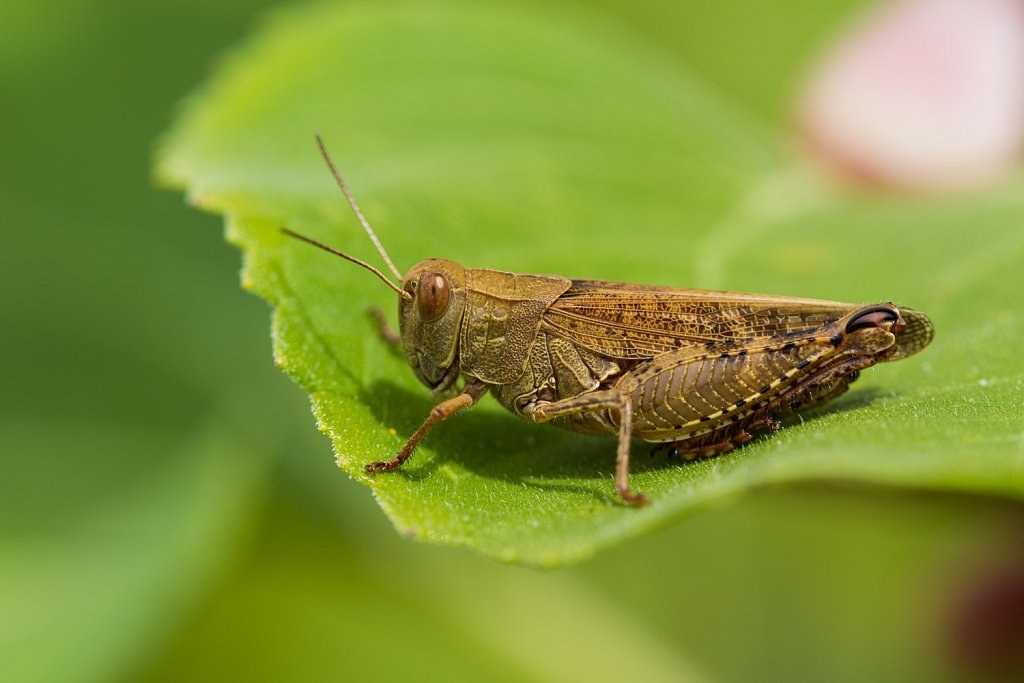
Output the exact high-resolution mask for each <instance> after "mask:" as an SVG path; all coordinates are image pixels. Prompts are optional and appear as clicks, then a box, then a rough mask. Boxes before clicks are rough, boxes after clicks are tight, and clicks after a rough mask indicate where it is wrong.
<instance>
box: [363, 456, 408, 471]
mask: <svg viewBox="0 0 1024 683" xmlns="http://www.w3.org/2000/svg"><path fill="white" fill-rule="evenodd" d="M401 464H402V460H400V459H399V458H392V459H391V460H377V461H376V462H371V463H370V464H368V465H367V466H366V467H364V468H363V469H364V470H365V471H366V472H367V473H368V474H377V473H378V472H390V471H391V470H393V469H395V468H396V467H398V466H399V465H401Z"/></svg>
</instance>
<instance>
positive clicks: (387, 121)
mask: <svg viewBox="0 0 1024 683" xmlns="http://www.w3.org/2000/svg"><path fill="white" fill-rule="evenodd" d="M773 128H777V129H773ZM314 133H320V134H322V135H323V137H324V139H325V140H326V142H327V144H328V146H329V148H330V149H331V150H332V152H333V154H334V156H335V159H336V162H337V163H338V164H339V166H340V167H341V169H342V172H343V173H344V174H345V176H346V178H347V180H348V181H349V184H350V185H351V187H352V189H353V191H354V192H355V194H356V196H357V198H358V199H359V201H360V203H361V205H362V208H363V210H364V212H365V213H366V214H367V216H368V217H369V219H370V221H371V223H373V224H374V225H375V227H376V229H377V231H378V234H379V235H380V237H381V239H382V241H383V242H384V243H385V245H386V246H387V247H388V249H389V251H390V252H391V254H392V256H393V258H394V259H395V260H396V262H397V263H398V264H399V265H400V267H401V268H405V267H408V266H411V265H412V264H413V263H415V262H416V261H418V260H420V259H422V258H425V257H428V256H443V257H447V258H452V259H455V260H457V261H459V262H461V263H463V264H465V265H467V266H478V267H490V268H500V269H505V270H512V271H519V272H550V273H557V274H562V275H567V276H572V277H599V278H604V279H618V280H625V281H639V282H649V283H660V284H665V285H674V286H687V285H692V286H698V287H713V288H727V289H737V290H746V291H765V292H771V293H775V294H788V295H794V296H811V297H819V298H829V299H837V300H847V301H854V302H873V301H880V300H888V299H893V300H896V301H897V302H898V303H904V304H906V305H909V306H912V307H914V308H918V309H920V310H923V311H926V312H927V313H929V314H930V315H931V316H932V318H933V321H934V322H935V325H936V328H937V337H936V340H935V342H934V343H933V345H932V346H931V347H930V348H929V349H927V350H926V351H925V352H923V353H922V354H920V355H919V356H917V357H914V358H913V359H910V360H907V361H903V362H900V363H897V364H892V365H885V366H881V367H877V368H875V369H873V370H871V371H870V372H868V373H865V377H864V378H863V379H862V380H860V381H859V382H858V383H857V384H856V385H854V390H853V391H852V392H851V393H850V394H849V395H847V396H846V397H845V398H844V399H843V400H842V401H840V402H837V403H836V404H835V406H834V407H832V408H830V409H828V410H827V411H825V412H823V413H820V414H818V415H817V416H815V417H814V419H810V420H807V421H806V422H803V421H799V422H797V423H796V424H792V425H790V426H789V427H788V428H786V429H784V430H782V431H780V432H778V433H776V434H772V435H767V436H764V437H762V438H760V439H758V440H756V441H755V442H753V443H751V444H749V445H748V446H746V447H744V448H742V449H739V450H738V451H736V452H734V453H731V454H729V455H726V456H724V457H721V458H718V459H715V460H711V461H704V462H697V463H692V464H682V463H679V462H676V461H666V460H665V459H664V458H661V457H651V458H648V456H647V453H648V452H649V450H650V449H649V448H648V447H643V446H639V445H637V446H636V447H635V450H634V452H635V453H636V456H635V461H636V463H637V465H636V468H635V470H634V478H633V483H634V486H635V487H636V488H637V489H638V490H641V491H643V492H644V493H646V494H647V495H648V496H649V497H651V498H652V499H653V500H654V504H653V505H652V506H650V507H649V508H646V509H642V510H636V509H631V508H627V507H625V506H623V505H621V504H619V503H618V502H617V500H616V496H615V495H614V488H613V486H612V481H611V471H612V469H613V459H614V443H613V441H612V440H608V439H605V440H599V439H594V438H589V437H583V436H579V435H574V434H571V433H563V432H561V431H558V430H555V429H551V428H547V427H538V426H534V425H530V424H527V423H524V422H522V421H519V420H517V419H516V418H514V417H512V416H511V415H508V414H506V413H504V412H503V411H502V410H501V409H500V408H498V407H497V406H496V405H495V404H494V403H493V401H491V400H490V399H488V400H485V401H484V402H483V403H482V404H481V405H480V406H478V407H476V408H474V409H473V410H472V411H470V412H469V413H467V414H466V415H465V416H460V417H459V418H457V419H454V420H452V421H450V423H446V424H444V425H442V426H440V427H438V428H436V429H435V430H434V431H433V432H431V434H430V436H429V437H428V438H427V439H426V441H425V442H424V444H423V445H422V446H421V447H420V449H419V450H418V451H417V454H416V456H415V457H414V458H413V460H412V461H410V462H409V463H408V464H407V465H406V466H405V467H404V468H403V469H402V470H401V471H398V472H394V473H389V474H384V475H378V476H377V477H375V478H371V477H368V476H367V475H365V474H364V473H363V472H362V471H361V467H362V466H363V465H364V464H365V463H366V462H368V461H370V460H376V459H381V458H383V457H386V456H387V455H388V454H389V453H392V452H394V451H396V450H397V448H398V447H399V446H400V445H401V444H402V443H403V441H404V439H405V438H406V437H407V436H408V435H409V434H410V433H411V432H412V431H413V430H414V429H415V428H416V426H418V424H419V422H420V421H421V420H422V419H423V417H424V416H425V415H426V414H427V412H428V410H429V408H430V405H431V403H430V400H429V398H428V396H427V392H426V390H424V389H423V388H422V387H420V386H419V385H418V384H417V382H416V380H415V378H414V377H413V375H412V373H411V372H410V370H409V369H408V368H407V367H406V366H405V363H404V361H403V360H402V359H401V358H400V357H399V355H397V354H395V353H393V352H391V351H390V350H389V349H387V348H386V347H385V346H384V345H383V344H382V343H381V342H380V340H379V339H378V338H377V336H376V334H375V331H374V328H373V325H372V323H371V321H370V319H369V318H368V316H367V315H366V309H367V307H368V306H371V305H377V306H382V307H384V308H385V309H386V310H391V309H392V308H393V307H394V303H393V301H392V300H393V298H394V297H393V295H390V294H389V292H388V291H387V290H386V289H385V288H384V287H383V286H381V285H380V283H378V282H377V281H376V280H375V279H374V278H372V277H371V276H369V275H368V274H367V273H365V272H364V271H362V270H360V269H357V268H355V267H354V266H351V265H350V264H347V263H344V262H342V261H340V260H338V259H334V258H332V257H329V256H327V255H326V254H323V253H322V252H319V251H316V250H314V249H312V248H310V247H308V246H307V245H304V244H300V243H297V242H293V241H289V240H288V239H287V238H285V237H283V236H282V235H281V234H280V233H279V232H278V227H279V226H283V225H286V226H288V227H290V228H291V229H293V230H296V231H298V232H302V233H306V234H310V235H311V236H314V237H316V238H318V239H321V240H323V241H325V242H328V243H330V244H332V245H334V246H336V247H338V248H341V249H343V250H345V251H347V252H349V253H353V254H356V255H360V256H363V257H364V258H370V260H373V258H375V255H374V253H373V249H372V246H371V245H370V244H369V242H368V241H367V240H366V237H365V235H363V233H362V231H361V230H360V228H359V227H358V224H357V223H356V222H355V220H354V219H353V217H352V216H351V215H350V213H349V210H348V208H347V206H346V205H345V204H344V202H343V200H342V198H341V196H340V194H339V193H338V192H337V189H336V188H335V187H334V185H333V183H332V180H331V178H330V176H329V175H328V173H327V171H326V169H325V168H324V165H323V162H322V161H321V159H320V158H319V156H318V154H317V151H316V148H315V145H314V143H313V134H314ZM786 135H787V133H786V131H785V130H783V129H782V128H781V127H779V126H769V125H763V124H762V123H761V122H759V121H756V120H754V119H753V118H752V117H750V116H748V115H745V114H743V113H741V112H738V111H736V110H735V109H734V108H733V107H732V106H731V105H730V103H729V102H728V101H727V100H726V99H725V98H723V97H721V96H719V95H718V94H716V93H715V92H714V91H713V89H711V88H710V87H709V86H708V85H707V84H705V83H703V82H701V81H699V80H698V79H696V78H695V77H694V76H693V75H691V74H690V73H689V72H687V71H686V70H685V69H683V68H682V67H681V65H680V61H679V59H678V56H671V55H667V54H662V53H658V52H654V51H652V50H651V49H649V48H648V47H647V46H646V45H645V43H644V42H643V40H642V39H641V38H640V36H638V35H635V34H633V33H631V32H629V31H628V30H625V29H621V28H619V27H616V26H615V25H612V24H611V23H610V22H607V21H605V20H603V19H601V18H600V16H598V15H589V14H576V13H570V12H566V11H564V10H557V11H556V10H550V11H545V12H544V13H543V14H539V13H535V12H533V11H526V10H523V9H518V10H510V9H493V8H476V9H472V10H469V9H466V8H462V9H459V10H455V9H453V7H452V6H449V5H437V6H429V7H423V8H415V9H414V8H411V7H408V6H406V7H403V8H401V9H396V8H394V7H390V6H386V7H382V8H370V7H367V6H345V7H341V8H338V7H316V8H313V9H308V8H307V9H304V10H302V11H297V12H291V13H288V14H281V15H279V16H277V17H275V20H274V21H273V22H270V23H268V25H267V26H266V27H265V28H264V29H263V30H262V31H260V32H259V34H258V35H257V37H256V38H254V39H253V40H252V41H251V42H250V43H249V44H248V45H247V46H246V47H245V48H244V49H242V50H240V51H239V52H237V53H236V54H235V55H233V57H232V58H231V59H229V60H227V61H226V62H225V63H224V64H223V65H222V66H221V68H220V69H219V71H218V73H217V74H216V76H215V77H214V78H213V79H212V82H211V83H210V84H209V85H208V86H207V87H206V88H205V89H204V90H203V91H202V92H200V93H199V94H197V95H196V96H194V97H193V99H192V100H191V101H190V102H189V103H188V106H187V107H186V109H185V111H184V112H183V114H182V115H181V117H180V120H179V121H178V122H177V124H176V126H175V127H174V129H173V131H172V132H171V134H170V135H169V136H168V137H167V139H166V140H165V141H164V144H163V145H162V150H161V154H160V162H159V173H160V175H161V177H162V178H163V179H164V181H165V182H167V183H170V184H173V185H175V186H178V187H181V188H184V189H186V190H187V192H188V194H189V196H190V198H191V199H192V200H193V201H194V202H195V203H196V204H197V205H198V206H201V207H203V208H204V209H207V210H210V211H214V212H218V213H222V214H224V215H225V216H226V219H227V221H228V236H229V240H230V241H231V242H233V243H235V244H237V245H238V246H239V247H241V248H242V250H243V251H244V254H245V268H244V273H243V283H244V285H245V286H246V287H247V288H249V289H251V290H253V291H254V292H256V293H258V294H259V295H260V296H262V297H263V298H265V299H267V300H268V301H270V302H271V303H272V304H273V305H274V307H275V313H274V322H273V337H274V349H275V351H274V353H275V359H276V361H277V363H278V365H280V366H281V367H282V368H283V369H284V370H285V371H286V372H288V374H289V375H291V376H292V377H293V378H295V379H296V380H297V381H298V382H299V383H300V384H301V385H302V386H303V387H304V388H305V389H306V391H307V392H308V393H309V395H310V397H311V400H312V404H313V409H314V412H315V414H316V416H317V419H318V422H319V425H320V427H321V429H322V430H323V431H324V432H326V433H327V434H328V435H329V436H330V437H331V439H332V441H333V444H334V448H335V452H336V454H337V459H338V462H339V464H341V466H343V467H344V468H345V469H346V470H347V471H348V472H349V474H350V475H351V476H352V477H354V478H356V479H358V480H360V481H363V482H364V483H366V484H368V485H369V486H371V487H372V489H373V491H374V493H375V495H376V496H377V498H378V500H379V501H380V504H381V506H382V507H383V508H384V509H385V511H386V512H387V514H388V515H389V516H390V517H391V519H392V521H393V522H394V524H395V526H396V527H397V528H398V529H399V530H400V531H401V532H402V533H404V534H407V535H409V536H412V537H416V538H420V539H424V540H429V541H435V542H441V543H451V544H456V545H463V546H468V547H471V548H474V549H476V550H478V551H479V552H482V553H484V554H486V555H489V556H491V557H495V558H498V559H502V560H505V561H510V562H518V563H524V564H534V565H557V564H561V563H565V562H570V561H574V560H578V559H581V558H583V557H587V556H589V555H591V554H592V553H593V552H594V551H595V550H596V549H598V548H600V547H602V546H605V545H607V544H610V543H613V542H616V541H619V540H622V539H623V538H626V537H629V536H633V535H636V534H639V533H642V532H644V531H647V530H650V529H652V528H655V527H657V526H660V525H664V524H666V523H667V522H668V521H670V520H673V519H676V518H678V517H680V516H681V515H683V514H686V513H689V512H692V511H693V510H695V509H698V508H699V507H701V506H704V505H707V504H708V503H710V502H712V501H716V500H721V499H723V498H726V497H730V496H734V495H736V494H739V493H743V492H746V491H749V490H751V489H753V488H756V487H761V486H765V485H774V484H784V483H791V482H798V481H808V480H822V479H827V480H842V481H857V482H867V483H874V484H884V485H890V486H899V487H908V488H919V489H920V488H924V489H935V490H953V491H964V492H971V493H985V494H998V495H1002V496H1011V497H1015V498H1019V497H1021V495H1022V494H1024V467H1022V464H1021V463H1022V457H1021V456H1022V452H1024V441H1022V438H1024V437H1022V430H1024V417H1022V416H1024V372H1022V370H1021V365H1020V362H1019V358H1018V357H1017V350H1016V344H1017V340H1019V339H1020V338H1021V336H1022V335H1024V316H1022V314H1021V312H1020V309H1019V296H1020V292H1021V291H1024V271H1022V269H1021V268H1019V265H1018V264H1019V262H1020V260H1021V256H1022V255H1024V232H1022V231H1021V230H1020V229H1019V222H1020V216H1021V215H1022V214H1021V211H1022V209H1024V193H1022V192H1021V191H1020V190H1019V189H1016V188H1006V189H1003V190H994V191H992V193H991V194H989V195H987V196H984V197H973V198H965V199H958V200H954V199H949V200H941V201H939V200H931V201H925V200H895V199H891V198H884V197H880V196H873V195H868V194H851V193H846V192H843V191H841V190H840V189H837V188H836V187H833V186H832V185H830V184H829V183H828V182H826V181H824V180H823V179H821V178H819V177H817V176H815V175H814V174H813V173H812V172H811V171H810V170H808V169H805V168H803V167H802V166H801V165H800V162H799V161H798V160H797V159H796V158H794V155H793V154H792V152H791V151H790V150H789V149H788V148H787V146H786V144H785V142H784V141H785V139H786Z"/></svg>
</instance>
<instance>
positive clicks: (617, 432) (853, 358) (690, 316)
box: [282, 136, 934, 505]
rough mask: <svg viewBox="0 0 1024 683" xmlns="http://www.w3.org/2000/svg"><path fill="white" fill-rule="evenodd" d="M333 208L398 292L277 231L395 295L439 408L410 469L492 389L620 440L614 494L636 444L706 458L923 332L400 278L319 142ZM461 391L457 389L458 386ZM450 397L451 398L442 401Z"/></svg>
mask: <svg viewBox="0 0 1024 683" xmlns="http://www.w3.org/2000/svg"><path fill="white" fill-rule="evenodd" d="M317 143H318V145H319V147H320V152H321V154H322V155H323V157H324V160H325V161H326V162H327V166H328V168H329V169H330V171H331V174H332V175H333V176H334V179H335V181H336V182H337V184H338V186H339V187H340V188H341V191H342V193H343V194H344V196H345V199H346V200H347V201H348V203H349V206H351V208H352V210H353V212H354V213H355V215H356V217H357V218H358V220H359V222H360V223H361V224H362V226H363V229H364V230H365V231H366V233H367V235H369V237H370V239H371V241H372V242H373V244H374V245H375V246H376V248H377V251H378V252H379V253H380V255H381V257H382V258H383V259H384V262H385V263H386V264H387V266H388V268H389V269H390V270H391V272H392V273H393V274H394V276H395V278H396V279H397V280H398V281H399V282H400V283H401V284H397V283H395V282H393V281H391V280H390V279H389V278H388V277H387V276H386V275H385V274H384V273H383V272H381V271H380V270H378V269H377V268H374V267H373V266H371V265H370V264H368V263H366V262H364V261H361V260H359V259H357V258H355V257H353V256H350V255H348V254H345V253H343V252H340V251H337V250H335V249H333V248H331V247H328V246H326V245H324V244H322V243H320V242H317V241H315V240H313V239H310V238H309V237H305V236H302V235H299V234H298V233H294V232H292V231H290V230H287V229H282V230H283V232H285V233H286V234H288V235H290V236H292V237H295V238H297V239H300V240H303V241H305V242H308V243H310V244H312V245H314V246H316V247H318V248H320V249H323V250H325V251H328V252H330V253H332V254H335V255H337V256H341V257H342V258H344V259H347V260H349V261H351V262H353V263H356V264H357V265H359V266H361V267H363V268H366V269H367V270H369V271H370V272H372V273H374V274H375V275H376V276H377V277H378V278H380V279H381V280H382V281H383V282H384V283H385V284H387V285H388V286H389V287H391V289H393V290H394V291H395V292H396V293H397V294H398V297H399V299H398V304H399V306H398V316H399V330H400V332H399V334H395V333H394V332H392V331H390V330H388V329H387V327H386V323H384V321H383V318H382V317H379V320H378V322H379V323H380V327H381V333H382V335H383V336H384V337H385V339H388V340H389V341H391V342H392V343H393V344H395V345H400V346H401V347H402V349H403V351H404V354H405V358H406V360H407V361H408V363H409V365H410V367H411V368H412V370H413V372H414V373H415V374H416V376H417V377H418V378H419V379H420V381H421V382H423V384H425V385H426V386H427V387H429V388H430V390H431V394H432V395H433V396H434V397H435V398H436V399H439V400H440V399H444V400H441V401H440V403H438V404H437V405H435V406H434V408H433V409H432V410H431V411H430V414H429V415H428V416H427V418H426V420H424V422H423V424H422V425H421V426H420V428H419V429H417V430H416V432H415V433H413V435H412V436H411V437H409V440H408V441H407V442H406V443H405V445H404V446H403V447H402V448H401V450H400V451H399V452H398V454H397V455H396V456H395V457H393V458H391V459H390V460H382V461H376V462H371V463H369V464H367V465H366V466H365V470H366V471H367V472H369V473H371V474H373V473H377V472H387V471H389V470H393V469H395V468H397V467H399V466H401V465H402V463H404V462H405V461H406V460H408V459H409V458H410V457H411V456H412V454H413V451H415V450H416V446H417V445H418V444H419V443H420V441H421V440H422V439H423V437H424V436H425V435H426V434H427V432H428V431H429V430H430V429H431V428H432V427H434V425H436V424H437V423H439V422H441V421H443V420H445V419H447V418H449V417H451V416H452V415H454V414H455V413H457V412H459V411H462V410H465V409H466V408H469V407H471V406H473V405H474V404H476V403H477V402H478V401H479V400H480V399H481V398H482V397H483V396H484V394H486V393H487V392H488V391H490V392H491V393H492V394H493V395H494V397H495V398H496V399H497V400H498V402H499V403H501V405H502V406H504V407H505V408H506V409H508V410H509V411H511V412H513V413H515V414H516V415H518V416H520V417H523V418H525V419H527V420H530V421H533V422H546V423H550V424H553V425H555V426H558V427H562V428H565V429H571V430H573V431H577V432H583V433H587V434H598V435H611V436H617V437H618V450H617V458H616V468H615V488H616V490H617V492H618V494H619V496H620V497H621V498H622V500H623V501H624V502H626V503H629V504H632V505H646V504H647V503H648V502H649V501H648V499H647V498H646V497H645V496H644V495H643V494H642V493H640V492H638V491H635V490H633V489H632V488H631V487H630V485H629V456H630V443H631V440H632V439H634V438H635V439H639V440H641V441H646V442H653V443H658V444H662V445H663V446H665V447H667V448H668V449H669V450H670V451H672V452H674V453H675V454H678V455H680V456H682V457H683V458H686V459H694V458H704V457H711V456H715V455H719V454H722V453H725V452H727V451H730V450H732V449H733V448H735V447H736V446H737V445H739V444H742V443H745V442H747V441H750V440H751V439H752V438H753V434H752V433H753V432H755V431H757V430H761V429H764V428H770V429H773V430H774V429H778V428H779V427H780V424H781V423H780V422H779V419H780V418H782V417H784V416H787V415H790V414H793V413H795V412H797V411H799V410H803V409H805V408H807V407H809V406H812V405H820V404H822V403H824V402H826V401H829V400H831V399H833V398H835V397H837V396H839V395H840V394H842V393H843V392H844V391H846V389H847V388H848V387H849V385H850V383H852V382H853V381H854V380H856V379H857V376H858V374H859V373H860V371H861V370H863V369H864V368H867V367H870V366H872V365H874V364H876V363H879V362H883V361H893V360H900V359H902V358H906V357H907V356H910V355H913V354H915V353H917V352H918V351H920V350H921V349H923V348H924V347H925V346H927V345H928V344H929V343H930V342H931V340H932V337H933V335H934V328H933V327H932V324H931V322H930V321H929V319H928V318H927V317H926V316H925V315H924V314H922V313H919V312H917V311H914V310H911V309H909V308H904V307H902V306H896V305H895V304H893V303H891V302H885V303H880V304H872V305H868V306H858V305H855V304H846V303H839V302H834V301H822V300H817V299H801V298H791V297H783V296H771V295H765V294H747V293H739V292H719V291H712V290H703V289H673V288H667V287H655V286H647V285H636V284H626V283H621V282H606V281H600V280H573V279H569V278H565V277H560V276H555V275H529V274H520V273H508V272H503V271H499V270H490V269H486V268H465V267H463V266H461V265H459V264H458V263H455V262H454V261H450V260H447V259H436V258H435V259H427V260H425V261H421V262H419V263H417V264H416V265H415V266H413V267H412V269H410V270H409V272H408V273H407V274H406V275H405V277H402V275H401V273H400V272H399V271H398V269H397V268H396V267H395V265H394V263H393V262H392V261H391V258H390V257H389V256H388V254H387V251H386V250H385V249H384V247H383V245H382V244H381V242H380V240H379V239H378V238H377V236H376V234H375V233H374V232H373V229H372V228H371V227H370V224H369V223H368V222H367V220H366V218H365V217H364V216H363V213H362V211H360V209H359V206H358V205H357V204H356V202H355V200H354V199H353V197H352V194H351V193H350V192H349V189H348V187H347V186H346V184H345V181H344V180H343V179H342V177H341V175H340V174H339V173H338V170H337V168H336V167H335V164H334V162H333V161H332V160H331V157H330V155H329V154H328V152H327V149H326V147H325V146H324V143H323V141H322V140H321V139H320V137H319V136H317ZM460 376H461V377H462V378H463V383H462V387H461V389H456V383H457V381H458V379H459V377H460ZM446 397H447V398H446Z"/></svg>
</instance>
